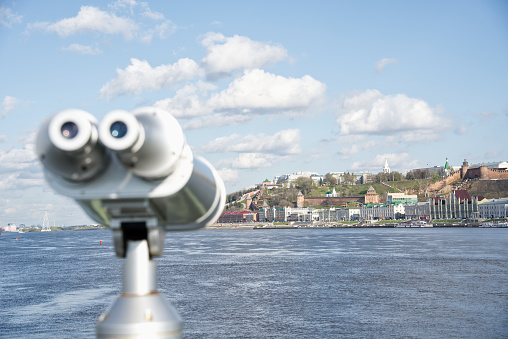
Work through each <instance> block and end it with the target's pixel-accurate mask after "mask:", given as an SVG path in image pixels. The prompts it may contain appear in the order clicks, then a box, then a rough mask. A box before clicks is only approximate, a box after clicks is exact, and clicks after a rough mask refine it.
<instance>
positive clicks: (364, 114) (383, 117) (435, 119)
mask: <svg viewBox="0 0 508 339" xmlns="http://www.w3.org/2000/svg"><path fill="white" fill-rule="evenodd" d="M337 123H338V124H339V126H340V134H342V135H348V134H369V133H370V134H384V135H387V134H394V133H396V134H399V135H401V136H402V137H403V139H411V135H412V134H415V135H417V138H416V139H417V140H434V139H436V138H437V137H438V134H437V133H438V131H440V130H443V129H447V128H449V126H450V122H449V120H448V119H445V118H443V117H441V116H439V115H438V114H437V112H436V110H435V109H432V108H431V107H429V105H428V104H427V103H426V102H425V101H423V100H420V99H415V98H409V97H407V96H406V95H404V94H397V95H383V94H382V93H381V92H379V91H378V90H366V91H364V92H361V93H355V94H351V95H348V96H347V97H346V98H345V99H343V101H342V111H341V114H340V116H339V118H338V119H337Z"/></svg>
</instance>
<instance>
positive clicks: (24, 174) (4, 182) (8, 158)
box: [0, 143, 44, 190]
mask: <svg viewBox="0 0 508 339" xmlns="http://www.w3.org/2000/svg"><path fill="white" fill-rule="evenodd" d="M34 148H35V145H34V144H33V143H31V144H27V145H25V146H24V147H23V148H11V149H7V150H0V190H20V189H24V188H29V187H33V186H42V185H43V183H44V179H43V176H42V171H41V167H40V165H39V161H38V159H37V157H36V156H35V152H34Z"/></svg>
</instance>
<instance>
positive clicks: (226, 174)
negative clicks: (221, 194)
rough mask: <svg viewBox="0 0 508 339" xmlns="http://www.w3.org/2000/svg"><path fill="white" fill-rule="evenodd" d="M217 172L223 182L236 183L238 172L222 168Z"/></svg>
mask: <svg viewBox="0 0 508 339" xmlns="http://www.w3.org/2000/svg"><path fill="white" fill-rule="evenodd" d="M217 172H218V173H219V176H220V177H221V178H222V180H223V181H224V182H231V181H236V180H237V179H238V170H234V169H231V168H222V169H220V170H218V171H217Z"/></svg>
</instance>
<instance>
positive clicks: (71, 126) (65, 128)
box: [62, 121, 79, 139]
mask: <svg viewBox="0 0 508 339" xmlns="http://www.w3.org/2000/svg"><path fill="white" fill-rule="evenodd" d="M78 132H79V128H78V125H76V124H75V123H73V122H71V121H69V122H66V123H64V124H63V125H62V135H63V136H64V138H67V139H72V138H74V137H75V136H76V135H78Z"/></svg>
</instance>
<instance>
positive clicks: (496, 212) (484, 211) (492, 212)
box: [478, 198, 508, 219]
mask: <svg viewBox="0 0 508 339" xmlns="http://www.w3.org/2000/svg"><path fill="white" fill-rule="evenodd" d="M478 212H479V215H480V218H482V219H502V218H506V217H507V216H508V198H503V199H490V200H489V201H488V202H482V203H481V204H478Z"/></svg>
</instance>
